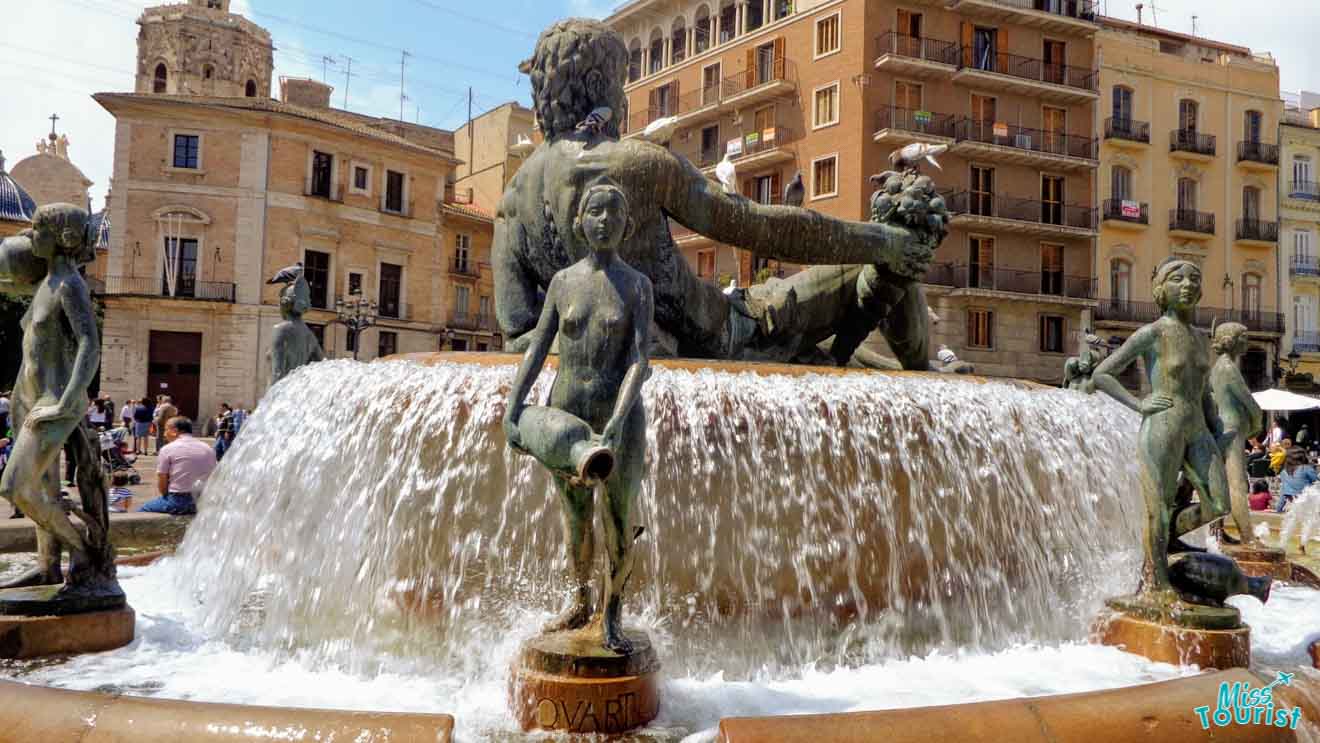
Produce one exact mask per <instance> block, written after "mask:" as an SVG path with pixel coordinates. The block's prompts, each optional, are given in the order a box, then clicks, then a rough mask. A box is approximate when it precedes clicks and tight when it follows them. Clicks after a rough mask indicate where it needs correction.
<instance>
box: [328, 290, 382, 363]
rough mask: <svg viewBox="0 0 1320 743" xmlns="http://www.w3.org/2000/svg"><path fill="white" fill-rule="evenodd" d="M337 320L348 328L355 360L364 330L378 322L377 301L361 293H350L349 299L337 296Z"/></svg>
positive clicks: (355, 359)
mask: <svg viewBox="0 0 1320 743" xmlns="http://www.w3.org/2000/svg"><path fill="white" fill-rule="evenodd" d="M335 315H336V317H335V322H337V323H339V324H340V325H343V326H344V327H345V328H348V338H349V340H350V341H352V343H353V360H354V361H357V357H358V339H359V337H360V336H361V334H362V331H364V330H366V329H367V328H369V327H371V326H372V325H375V324H376V303H375V302H372V301H370V300H368V299H367V298H366V297H364V296H362V295H361V294H350V295H349V296H348V299H347V300H345V299H344V298H343V297H337V298H335Z"/></svg>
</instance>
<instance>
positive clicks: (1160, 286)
mask: <svg viewBox="0 0 1320 743" xmlns="http://www.w3.org/2000/svg"><path fill="white" fill-rule="evenodd" d="M1182 266H1191V267H1192V268H1195V269H1196V272H1197V273H1201V267H1200V266H1198V265H1196V264H1195V263H1193V262H1191V261H1189V260H1187V259H1185V258H1176V257H1172V256H1170V257H1168V258H1165V259H1164V262H1163V263H1161V264H1160V265H1159V266H1157V267H1156V268H1155V272H1154V273H1153V274H1151V284H1152V286H1151V294H1152V295H1153V296H1154V298H1155V304H1156V305H1157V306H1158V307H1159V308H1160V312H1163V311H1165V310H1167V309H1168V308H1169V296H1168V293H1167V292H1165V291H1164V280H1165V279H1167V278H1169V274H1171V273H1173V272H1174V270H1175V269H1178V268H1181V267H1182Z"/></svg>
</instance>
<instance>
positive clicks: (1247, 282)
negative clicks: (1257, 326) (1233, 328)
mask: <svg viewBox="0 0 1320 743" xmlns="http://www.w3.org/2000/svg"><path fill="white" fill-rule="evenodd" d="M1260 286H1261V278H1260V274H1258V273H1244V274H1242V311H1243V312H1244V313H1246V314H1247V315H1258V314H1260Z"/></svg>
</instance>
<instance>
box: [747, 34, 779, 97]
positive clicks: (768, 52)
mask: <svg viewBox="0 0 1320 743" xmlns="http://www.w3.org/2000/svg"><path fill="white" fill-rule="evenodd" d="M782 44H783V39H782V38H781V39H779V40H778V41H775V42H772V43H770V44H762V45H761V46H758V47H756V78H755V80H753V81H749V84H748V86H747V87H749V88H750V87H752V85H763V84H765V83H768V82H770V81H771V80H779V79H781V78H783V76H784V52H783V49H782V48H781V49H780V51H779V53H778V54H776V53H775V46H776V45H782Z"/></svg>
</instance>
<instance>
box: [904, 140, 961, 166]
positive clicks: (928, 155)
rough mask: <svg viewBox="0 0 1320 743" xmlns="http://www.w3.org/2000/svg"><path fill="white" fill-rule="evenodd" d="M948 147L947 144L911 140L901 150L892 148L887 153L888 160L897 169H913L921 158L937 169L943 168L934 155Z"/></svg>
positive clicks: (943, 151)
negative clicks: (911, 141)
mask: <svg viewBox="0 0 1320 743" xmlns="http://www.w3.org/2000/svg"><path fill="white" fill-rule="evenodd" d="M948 149H949V146H948V145H947V144H925V143H922V142H913V143H912V144H910V145H908V146H907V147H904V148H903V149H901V150H894V151H893V152H891V153H889V162H891V163H893V164H894V167H895V168H897V169H899V170H906V169H909V168H911V169H913V170H915V169H916V167H917V164H918V163H920V162H921V161H922V160H925V161H926V162H928V163H930V164H931V165H934V166H935V167H936V168H937V169H939V170H943V169H944V168H941V167H940V164H939V163H937V162H935V156H936V155H943V154H944V153H945V151H946V150H948Z"/></svg>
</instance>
